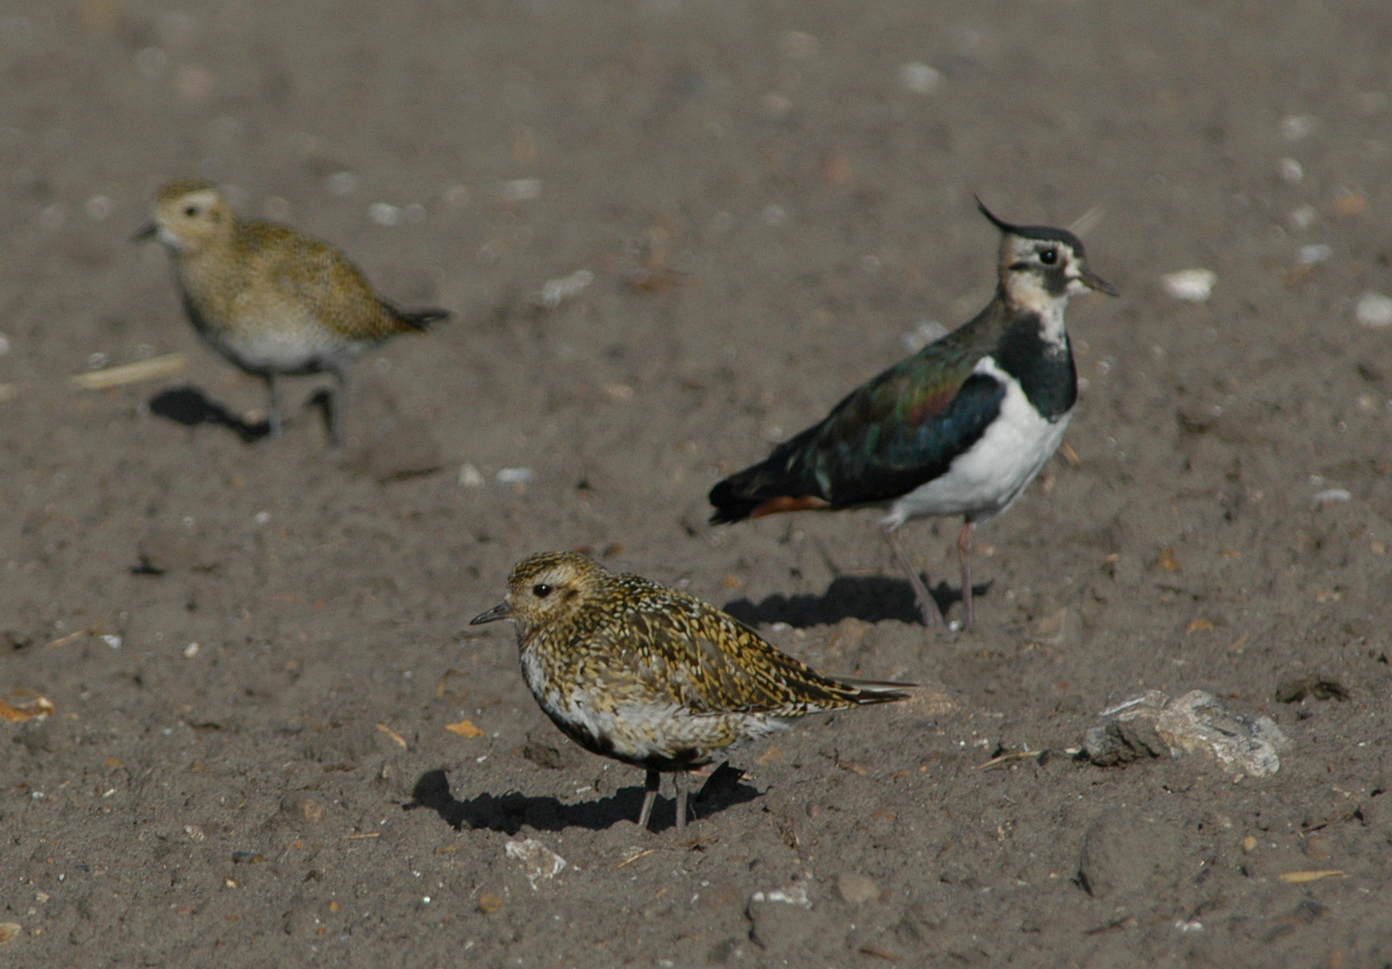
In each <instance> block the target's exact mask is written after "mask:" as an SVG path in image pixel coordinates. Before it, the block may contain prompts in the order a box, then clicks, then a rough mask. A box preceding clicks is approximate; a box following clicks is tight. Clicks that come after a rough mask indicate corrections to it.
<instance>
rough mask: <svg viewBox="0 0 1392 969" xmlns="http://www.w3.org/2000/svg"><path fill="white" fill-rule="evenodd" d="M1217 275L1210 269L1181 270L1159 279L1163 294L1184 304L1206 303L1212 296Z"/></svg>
mask: <svg viewBox="0 0 1392 969" xmlns="http://www.w3.org/2000/svg"><path fill="white" fill-rule="evenodd" d="M1216 282H1218V274H1217V273H1215V272H1214V271H1213V270H1211V269H1181V270H1180V271H1179V272H1176V273H1169V274H1168V275H1166V276H1164V277H1163V278H1162V279H1161V283H1162V284H1163V285H1164V287H1165V292H1167V293H1169V294H1170V295H1171V296H1173V297H1174V298H1175V299H1182V300H1184V301H1185V302H1186V303H1206V302H1208V298H1209V296H1211V295H1212V294H1213V284H1214V283H1216Z"/></svg>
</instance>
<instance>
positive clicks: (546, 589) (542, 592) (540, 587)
mask: <svg viewBox="0 0 1392 969" xmlns="http://www.w3.org/2000/svg"><path fill="white" fill-rule="evenodd" d="M550 594H551V587H550V586H549V585H547V584H546V583H545V582H538V583H537V584H536V585H534V586H532V595H534V596H536V597H537V598H538V599H545V598H546V597H547V596H549V595H550Z"/></svg>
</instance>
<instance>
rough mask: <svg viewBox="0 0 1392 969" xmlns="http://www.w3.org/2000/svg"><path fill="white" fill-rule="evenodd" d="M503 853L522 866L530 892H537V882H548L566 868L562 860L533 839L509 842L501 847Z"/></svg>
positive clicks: (564, 861)
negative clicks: (530, 888) (530, 887)
mask: <svg viewBox="0 0 1392 969" xmlns="http://www.w3.org/2000/svg"><path fill="white" fill-rule="evenodd" d="M503 853H504V854H505V855H507V857H509V858H511V859H512V860H513V861H517V862H520V863H521V864H522V873H523V874H524V875H526V876H527V884H529V885H531V886H532V891H536V890H537V882H539V881H550V880H551V879H552V878H555V877H556V876H557V875H559V874H560V873H561V871H562V870H563V869H564V868H565V866H566V860H565V859H564V858H562V857H561V856H560V855H558V854H556V853H555V852H554V851H552V850H551V849H550V848H548V847H546V845H544V844H542V843H541V842H540V841H538V840H536V839H535V838H526V839H524V840H522V841H509V842H508V843H507V844H505V845H504V846H503Z"/></svg>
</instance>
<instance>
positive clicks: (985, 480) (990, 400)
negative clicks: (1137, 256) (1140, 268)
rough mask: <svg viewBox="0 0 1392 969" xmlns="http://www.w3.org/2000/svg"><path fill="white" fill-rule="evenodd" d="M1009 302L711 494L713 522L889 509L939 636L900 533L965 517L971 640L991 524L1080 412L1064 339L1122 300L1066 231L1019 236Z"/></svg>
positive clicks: (885, 521) (1008, 267)
mask: <svg viewBox="0 0 1392 969" xmlns="http://www.w3.org/2000/svg"><path fill="white" fill-rule="evenodd" d="M976 204H977V207H978V208H979V209H980V210H981V214H982V215H984V216H986V218H987V219H989V220H990V221H991V222H992V224H994V225H995V226H996V228H998V229H1000V231H1001V234H1002V239H1001V245H1000V264H999V274H1000V281H999V283H998V284H997V286H996V294H995V297H994V298H993V299H992V300H991V302H990V303H989V304H988V305H987V306H986V308H985V309H984V310H982V311H981V312H980V313H978V314H977V315H976V317H975V318H974V319H973V320H972V321H971V322H969V323H967V324H966V325H964V326H962V327H960V328H959V329H957V330H955V331H954V332H952V333H949V334H948V335H946V336H944V337H943V338H942V339H940V340H937V341H936V342H934V343H931V344H929V345H928V346H926V347H924V348H923V349H922V350H920V351H919V352H918V353H916V354H914V355H913V356H912V357H909V358H908V359H907V360H904V361H902V362H901V363H899V364H897V365H895V366H894V367H891V368H890V369H889V370H886V371H885V372H884V373H882V374H880V375H879V376H878V377H876V378H874V379H873V380H871V381H869V382H868V383H865V384H862V385H861V386H860V387H858V388H856V389H855V390H854V391H852V392H851V393H850V394H849V395H848V396H847V397H846V398H845V399H844V400H842V401H841V403H839V404H837V405H836V407H834V408H833V409H832V411H831V413H830V414H828V415H827V417H826V419H825V420H823V421H822V422H821V423H819V424H816V425H815V426H813V427H809V428H808V429H807V430H805V431H803V432H802V433H801V434H798V435H797V436H796V437H793V438H792V439H790V440H788V441H785V442H784V443H783V444H780V445H779V446H778V447H776V448H775V449H774V451H773V453H772V454H771V455H769V457H768V458H767V459H766V460H764V461H762V462H760V463H759V464H756V465H754V466H752V467H750V468H746V469H745V470H743V471H741V472H739V473H738V474H735V475H732V476H730V477H729V478H726V479H725V480H724V481H721V482H720V483H719V484H717V485H716V486H715V487H714V488H712V489H711V493H710V501H711V504H712V505H714V506H715V512H714V514H712V515H711V521H712V522H715V523H720V522H736V521H740V520H742V519H745V518H758V517H760V516H762V515H770V514H773V513H775V512H781V511H798V510H801V509H832V510H835V509H839V508H859V507H865V506H870V507H878V508H884V509H886V514H885V516H884V518H882V519H881V520H880V528H881V530H882V531H883V533H884V536H885V539H886V540H887V541H888V542H889V547H890V548H891V549H892V550H893V551H894V557H895V558H896V559H897V560H898V562H899V565H900V566H901V567H902V568H903V569H904V571H905V572H907V573H908V576H909V583H910V585H912V586H913V590H914V595H915V596H916V598H917V600H918V606H919V609H920V611H921V612H922V614H923V622H924V624H925V625H928V626H932V625H934V624H935V622H937V621H938V620H941V619H942V618H943V616H942V612H941V611H940V610H939V608H938V605H937V602H936V601H935V600H934V599H933V597H932V595H931V594H930V593H929V592H928V587H927V586H926V585H925V584H924V582H923V579H922V577H921V576H920V575H919V573H918V570H917V569H916V568H915V567H914V565H913V563H912V561H911V560H910V559H909V556H908V554H907V553H906V552H905V551H904V547H903V545H902V543H901V542H900V540H899V538H898V536H897V534H896V532H897V531H898V529H899V527H900V526H901V525H903V524H904V523H905V522H907V521H909V520H910V519H913V518H922V517H924V516H928V515H962V516H964V517H965V519H966V520H965V523H964V524H963V526H962V531H961V533H960V535H959V536H958V539H957V550H958V553H959V554H960V556H961V561H962V603H963V607H964V618H963V626H964V628H971V626H972V624H973V620H974V618H975V616H974V612H973V609H972V585H971V547H972V531H973V529H974V528H975V526H976V523H977V522H982V521H986V520H988V519H990V518H993V517H995V516H996V515H999V514H1000V513H1001V512H1003V511H1005V510H1006V509H1007V508H1009V507H1010V506H1011V505H1012V504H1014V503H1015V501H1016V499H1018V498H1019V497H1020V495H1021V494H1023V493H1024V491H1025V488H1026V487H1028V486H1029V483H1030V482H1031V481H1033V480H1034V477H1035V475H1037V474H1038V473H1039V470H1040V468H1042V467H1043V466H1044V464H1045V462H1047V461H1048V460H1049V458H1050V457H1051V456H1052V455H1053V454H1054V452H1055V451H1056V450H1057V449H1058V446H1059V444H1060V442H1062V440H1063V432H1064V429H1065V428H1066V427H1067V426H1068V419H1069V417H1070V415H1071V414H1072V412H1073V404H1074V402H1075V401H1076V400H1077V398H1078V379H1077V372H1076V371H1075V369H1074V366H1073V350H1072V347H1071V345H1070V343H1069V340H1068V331H1067V330H1066V329H1065V328H1064V322H1063V312H1064V308H1065V307H1066V306H1067V305H1068V299H1069V297H1071V296H1076V295H1078V294H1080V293H1085V292H1087V291H1089V290H1097V291H1099V292H1103V293H1107V294H1108V295H1111V296H1115V295H1117V292H1116V290H1115V289H1114V288H1113V287H1112V286H1111V285H1110V284H1109V283H1107V282H1105V281H1104V280H1103V279H1101V278H1100V277H1099V276H1097V275H1096V274H1095V273H1094V272H1092V270H1090V269H1089V268H1088V266H1087V262H1086V258H1085V255H1084V251H1083V243H1082V241H1081V240H1080V239H1079V238H1078V237H1077V236H1075V235H1074V234H1073V233H1071V232H1069V231H1067V230H1065V229H1053V228H1048V227H1046V226H1018V225H1011V224H1010V223H1008V222H1005V221H1003V220H1001V219H999V218H997V217H996V216H995V215H993V214H992V213H991V212H990V210H988V209H987V208H986V206H985V205H983V204H982V203H981V200H980V199H977V203H976Z"/></svg>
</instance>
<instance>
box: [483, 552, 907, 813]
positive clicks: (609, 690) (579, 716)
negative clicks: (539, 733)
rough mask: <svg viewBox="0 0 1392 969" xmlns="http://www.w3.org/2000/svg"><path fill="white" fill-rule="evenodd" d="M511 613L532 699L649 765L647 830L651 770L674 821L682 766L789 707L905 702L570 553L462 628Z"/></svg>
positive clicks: (766, 726)
mask: <svg viewBox="0 0 1392 969" xmlns="http://www.w3.org/2000/svg"><path fill="white" fill-rule="evenodd" d="M497 619H511V620H512V621H513V622H514V623H515V624H516V626H517V645H518V650H519V652H520V654H521V660H522V675H523V677H524V678H525V679H526V681H527V686H529V687H530V688H531V690H532V695H533V696H535V697H536V700H537V703H539V704H540V705H541V708H542V710H544V711H546V715H547V716H549V717H550V718H551V720H552V721H553V722H554V723H555V724H556V726H558V727H560V728H561V730H562V731H564V732H565V734H566V735H567V736H568V737H570V738H571V739H572V740H574V741H575V742H576V743H578V744H580V745H581V746H582V747H584V748H585V749H587V750H590V751H593V752H594V753H596V754H601V755H603V756H605V757H612V758H614V759H615V760H619V761H622V762H623V763H625V764H632V765H633V766H635V767H642V768H645V769H646V770H647V772H648V773H647V793H646V795H645V796H644V798H643V809H642V811H641V813H640V814H639V817H638V824H639V826H640V827H647V824H648V818H649V816H650V814H651V812H652V806H653V801H654V800H655V799H656V797H657V789H658V784H659V780H660V777H661V774H662V772H669V773H672V774H673V783H674V785H675V787H676V794H677V830H678V831H680V830H682V829H683V828H684V827H685V826H686V790H687V789H686V772H687V771H689V770H691V769H692V768H695V767H701V766H703V765H705V764H708V763H710V762H711V761H712V760H713V759H714V758H715V757H716V755H717V754H719V752H720V751H722V750H724V749H726V748H728V747H731V746H733V745H735V744H738V743H741V742H742V741H747V740H755V739H758V738H760V737H764V736H767V735H768V734H770V733H773V732H774V731H775V730H779V729H782V728H783V727H786V726H787V725H788V723H789V722H790V721H792V720H795V719H796V718H798V717H802V716H806V715H808V714H812V713H822V712H825V711H829V710H843V709H846V708H848V707H855V706H860V705H862V704H866V703H885V702H888V701H890V700H902V699H905V698H906V697H907V696H908V694H907V693H905V692H903V688H904V687H908V686H912V684H908V683H871V682H863V681H853V680H844V679H833V678H832V677H829V676H824V675H823V674H821V673H818V672H817V671H816V670H814V669H812V668H811V667H808V666H806V665H804V664H803V663H800V662H798V661H797V660H796V659H793V657H791V656H788V655H786V654H785V653H782V652H780V651H779V650H778V649H776V648H774V647H773V646H771V645H770V644H769V643H767V642H765V641H764V640H763V639H761V638H760V637H759V636H758V635H757V634H756V633H754V632H753V631H752V630H750V629H748V628H747V627H745V626H743V625H741V624H740V623H739V622H737V621H736V620H735V619H733V618H732V617H730V616H728V615H726V614H725V613H723V612H721V611H720V610H719V609H716V608H715V607H714V606H711V605H709V604H707V603H705V602H702V601H701V600H700V599H697V598H696V597H695V596H691V595H688V594H686V593H685V592H678V591H675V590H673V589H667V588H664V587H662V586H660V585H657V584H656V583H654V582H649V581H648V580H647V579H644V578H642V577H641V576H637V575H630V574H616V573H613V572H610V571H608V570H607V569H605V568H603V567H602V566H600V565H599V564H598V563H596V562H593V561H591V560H590V559H588V558H585V557H584V556H583V555H578V554H575V553H573V552H542V553H540V554H538V555H533V556H532V557H531V558H528V559H525V560H524V561H522V562H520V563H519V564H518V565H517V567H516V568H514V569H513V570H512V575H511V577H509V579H508V592H507V598H506V599H504V600H503V601H502V602H501V603H499V604H498V605H496V606H494V607H493V608H492V609H489V610H488V611H487V612H485V613H483V614H481V615H479V616H475V617H474V619H473V624H478V623H484V622H493V621H494V620H497Z"/></svg>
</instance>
